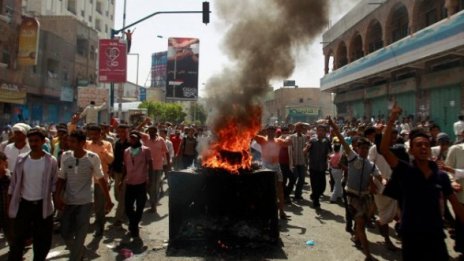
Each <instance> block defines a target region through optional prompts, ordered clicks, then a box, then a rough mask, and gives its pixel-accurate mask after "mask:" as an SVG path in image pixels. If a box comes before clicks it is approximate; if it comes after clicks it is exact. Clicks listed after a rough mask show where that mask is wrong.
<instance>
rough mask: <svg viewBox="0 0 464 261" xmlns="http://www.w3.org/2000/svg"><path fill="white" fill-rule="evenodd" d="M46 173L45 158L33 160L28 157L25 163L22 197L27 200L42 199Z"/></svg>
mask: <svg viewBox="0 0 464 261" xmlns="http://www.w3.org/2000/svg"><path fill="white" fill-rule="evenodd" d="M44 171H45V158H44V157H41V158H40V159H32V158H31V156H28V157H27V159H26V161H25V162H24V174H23V188H22V191H21V197H22V198H24V199H26V200H31V201H34V200H41V199H42V187H43V186H42V181H43V175H44Z"/></svg>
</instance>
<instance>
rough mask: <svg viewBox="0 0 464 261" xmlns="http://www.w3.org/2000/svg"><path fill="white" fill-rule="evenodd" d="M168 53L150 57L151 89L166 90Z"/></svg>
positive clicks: (155, 54) (159, 53)
mask: <svg viewBox="0 0 464 261" xmlns="http://www.w3.org/2000/svg"><path fill="white" fill-rule="evenodd" d="M167 64H168V52H158V53H154V54H152V56H151V87H154V88H166V66H167Z"/></svg>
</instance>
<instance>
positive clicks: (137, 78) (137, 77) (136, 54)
mask: <svg viewBox="0 0 464 261" xmlns="http://www.w3.org/2000/svg"><path fill="white" fill-rule="evenodd" d="M127 55H134V56H137V76H136V78H135V79H136V80H135V82H136V84H137V85H139V65H140V64H139V54H138V53H128V54H127Z"/></svg>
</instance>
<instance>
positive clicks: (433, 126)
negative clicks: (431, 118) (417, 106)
mask: <svg viewBox="0 0 464 261" xmlns="http://www.w3.org/2000/svg"><path fill="white" fill-rule="evenodd" d="M431 129H438V130H441V129H440V126H438V124H436V123H432V124H430V126H429V130H431ZM409 135H411V134H409Z"/></svg>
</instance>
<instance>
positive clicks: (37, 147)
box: [27, 135, 45, 152]
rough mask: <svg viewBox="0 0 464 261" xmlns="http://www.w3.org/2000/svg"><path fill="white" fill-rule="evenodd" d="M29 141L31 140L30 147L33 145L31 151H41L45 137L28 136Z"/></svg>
mask: <svg viewBox="0 0 464 261" xmlns="http://www.w3.org/2000/svg"><path fill="white" fill-rule="evenodd" d="M27 141H28V142H29V147H31V151H36V152H37V151H41V150H42V146H43V145H44V143H45V139H43V138H42V137H39V136H37V135H32V136H29V137H28V138H27Z"/></svg>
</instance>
